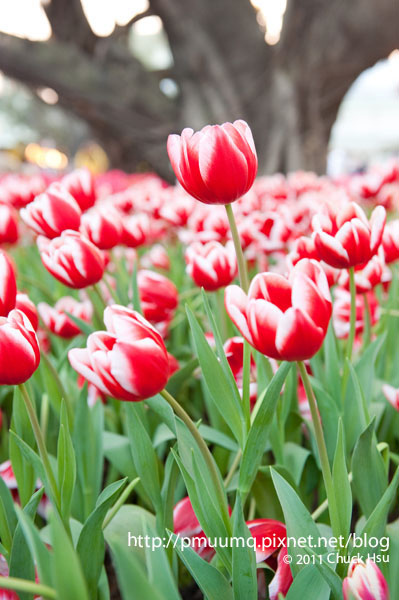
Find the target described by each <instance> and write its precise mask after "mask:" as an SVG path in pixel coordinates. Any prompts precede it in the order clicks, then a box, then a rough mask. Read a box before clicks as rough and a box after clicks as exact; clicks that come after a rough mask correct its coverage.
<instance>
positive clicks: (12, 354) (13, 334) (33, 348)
mask: <svg viewBox="0 0 399 600" xmlns="http://www.w3.org/2000/svg"><path fill="white" fill-rule="evenodd" d="M39 362H40V351H39V345H38V341H37V337H36V334H35V330H34V329H33V327H32V325H31V322H30V321H29V319H28V317H27V316H26V315H24V313H23V312H22V311H20V310H17V309H15V310H12V311H11V312H10V313H9V315H8V317H0V385H17V384H19V383H23V382H24V381H26V380H27V379H29V377H30V376H31V375H33V373H34V372H35V371H36V369H37V367H38V366H39Z"/></svg>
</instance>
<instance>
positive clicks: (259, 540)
mask: <svg viewBox="0 0 399 600" xmlns="http://www.w3.org/2000/svg"><path fill="white" fill-rule="evenodd" d="M247 526H248V529H249V530H250V532H251V534H252V537H253V538H254V539H255V543H256V550H255V552H256V562H257V563H259V562H264V561H265V562H266V563H268V564H269V565H270V566H271V568H272V569H273V570H275V576H274V577H273V579H272V581H271V582H270V585H269V598H270V600H277V599H278V598H279V594H282V595H283V597H284V596H285V595H286V593H287V592H288V590H289V588H290V586H291V583H292V573H291V568H290V565H289V564H288V563H287V562H285V558H286V556H287V548H286V545H285V541H286V535H287V534H286V528H285V525H284V524H283V523H280V521H274V520H273V519H255V520H254V521H248V522H247ZM276 552H278V555H277V569H276V560H275V553H276Z"/></svg>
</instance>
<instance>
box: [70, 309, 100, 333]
mask: <svg viewBox="0 0 399 600" xmlns="http://www.w3.org/2000/svg"><path fill="white" fill-rule="evenodd" d="M65 314H66V315H67V316H68V318H69V319H71V321H72V322H73V323H75V325H76V326H77V327H79V329H80V331H81V332H82V333H84V334H85V335H87V336H88V335H90V334H92V333H93V331H95V328H94V327H93V325H90V323H88V322H87V321H83V319H79V317H75V315H73V314H71V313H70V312H68V311H65Z"/></svg>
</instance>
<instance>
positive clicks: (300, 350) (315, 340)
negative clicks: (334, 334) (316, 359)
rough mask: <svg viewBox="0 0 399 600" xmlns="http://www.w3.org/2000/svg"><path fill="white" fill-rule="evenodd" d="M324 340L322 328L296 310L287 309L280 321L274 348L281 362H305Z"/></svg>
mask: <svg viewBox="0 0 399 600" xmlns="http://www.w3.org/2000/svg"><path fill="white" fill-rule="evenodd" d="M323 339H324V331H323V329H322V327H318V326H317V325H315V323H314V322H313V321H312V319H311V318H310V317H309V316H308V315H307V314H305V313H304V312H302V311H301V310H300V309H298V308H289V309H288V310H287V311H286V312H285V313H284V315H283V317H282V318H281V319H280V322H279V325H278V328H277V335H276V348H277V351H278V352H279V353H280V356H281V358H282V359H283V360H306V359H308V358H311V357H312V356H313V355H314V354H316V352H317V351H318V350H319V348H320V346H321V344H322V343H323Z"/></svg>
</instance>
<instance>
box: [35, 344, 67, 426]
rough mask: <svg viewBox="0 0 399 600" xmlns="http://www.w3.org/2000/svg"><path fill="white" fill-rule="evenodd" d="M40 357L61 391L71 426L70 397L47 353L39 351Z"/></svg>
mask: <svg viewBox="0 0 399 600" xmlns="http://www.w3.org/2000/svg"><path fill="white" fill-rule="evenodd" d="M40 357H41V360H43V362H45V363H46V366H47V368H48V370H49V371H50V372H51V375H52V377H53V379H54V381H55V382H56V384H57V387H58V389H59V391H60V393H61V396H62V397H63V398H64V400H65V405H66V409H67V413H68V421H69V424H70V426H72V423H73V408H72V405H71V399H70V398H69V396H68V394H67V392H66V390H65V387H64V384H63V383H62V381H61V379H60V376H59V375H58V372H57V369H56V368H55V367H54V365H53V363H52V362H51V360H50V359H49V357H48V356H47V354H46V353H45V352H41V354H40Z"/></svg>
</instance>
